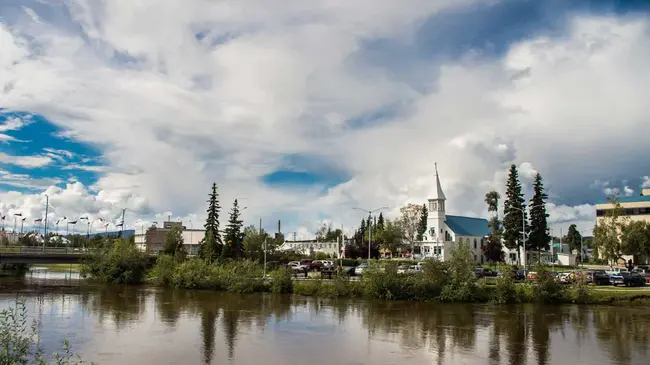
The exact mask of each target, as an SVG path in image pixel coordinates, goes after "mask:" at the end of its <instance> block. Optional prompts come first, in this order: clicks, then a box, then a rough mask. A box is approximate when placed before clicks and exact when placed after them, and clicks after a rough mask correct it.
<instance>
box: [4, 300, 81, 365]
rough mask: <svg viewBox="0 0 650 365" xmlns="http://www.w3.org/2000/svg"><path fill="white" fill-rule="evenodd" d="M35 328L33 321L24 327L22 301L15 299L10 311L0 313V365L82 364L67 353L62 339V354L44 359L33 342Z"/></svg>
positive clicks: (24, 316)
mask: <svg viewBox="0 0 650 365" xmlns="http://www.w3.org/2000/svg"><path fill="white" fill-rule="evenodd" d="M37 328H38V326H37V324H36V321H33V322H32V325H31V326H28V324H27V309H26V307H25V302H24V301H23V300H19V301H18V303H17V305H16V307H14V308H11V307H10V308H8V309H2V310H0V364H12V365H13V364H38V365H45V364H48V363H51V362H54V363H56V364H57V365H78V364H79V365H80V364H83V361H81V358H80V357H79V356H78V355H76V354H73V353H72V352H71V351H70V344H69V343H68V341H67V340H63V353H62V354H59V353H54V354H52V359H51V360H52V361H48V360H47V359H45V357H44V356H43V351H42V350H41V348H40V346H39V344H38V343H37V342H36V341H35V339H37V338H38V335H39V333H38V330H37Z"/></svg>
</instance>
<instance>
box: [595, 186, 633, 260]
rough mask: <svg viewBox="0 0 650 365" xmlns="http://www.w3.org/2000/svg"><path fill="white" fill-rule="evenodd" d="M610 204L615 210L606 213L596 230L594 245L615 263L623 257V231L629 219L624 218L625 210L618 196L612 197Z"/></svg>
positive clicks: (607, 258)
mask: <svg viewBox="0 0 650 365" xmlns="http://www.w3.org/2000/svg"><path fill="white" fill-rule="evenodd" d="M609 202H610V204H611V205H612V206H613V208H612V209H608V210H607V211H606V212H605V216H604V217H603V219H601V220H599V221H598V223H597V225H596V228H594V245H595V246H597V247H598V252H599V253H600V255H601V256H602V257H603V258H605V259H606V260H607V261H609V262H615V261H616V260H618V259H619V258H621V256H622V255H623V243H622V240H621V231H622V227H623V226H624V225H625V224H626V223H627V219H626V217H622V213H623V208H622V207H621V204H620V203H619V202H618V196H613V197H610V198H609Z"/></svg>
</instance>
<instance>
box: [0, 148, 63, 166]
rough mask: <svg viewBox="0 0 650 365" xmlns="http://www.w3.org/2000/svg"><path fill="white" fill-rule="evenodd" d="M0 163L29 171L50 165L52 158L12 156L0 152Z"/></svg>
mask: <svg viewBox="0 0 650 365" xmlns="http://www.w3.org/2000/svg"><path fill="white" fill-rule="evenodd" d="M0 163H6V164H11V165H17V166H20V167H25V168H29V169H31V168H37V167H43V166H47V165H49V164H50V163H52V158H51V157H49V156H12V155H8V154H6V153H4V152H0Z"/></svg>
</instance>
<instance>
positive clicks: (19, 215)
mask: <svg viewBox="0 0 650 365" xmlns="http://www.w3.org/2000/svg"><path fill="white" fill-rule="evenodd" d="M14 215H16V216H18V217H22V216H23V213H16V214H14Z"/></svg>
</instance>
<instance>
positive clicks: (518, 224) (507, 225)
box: [503, 165, 526, 262]
mask: <svg viewBox="0 0 650 365" xmlns="http://www.w3.org/2000/svg"><path fill="white" fill-rule="evenodd" d="M524 201H525V200H524V194H523V193H522V192H521V183H520V182H519V173H518V172H517V166H515V165H512V166H510V172H509V174H508V182H507V184H506V200H505V202H504V203H503V211H504V214H505V216H504V218H503V228H504V232H503V238H504V240H505V245H506V247H508V248H509V249H517V257H518V259H519V262H521V246H522V244H523V231H524V223H523V221H525V219H526V215H525V214H526V213H525V210H524V208H525V205H524Z"/></svg>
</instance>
